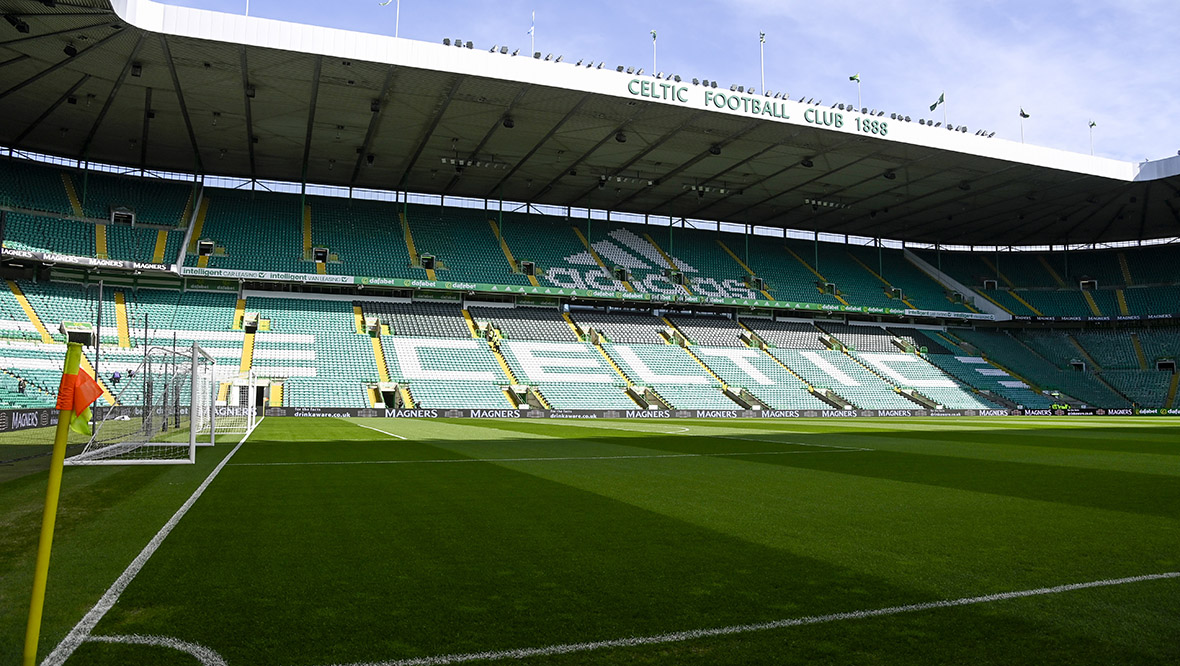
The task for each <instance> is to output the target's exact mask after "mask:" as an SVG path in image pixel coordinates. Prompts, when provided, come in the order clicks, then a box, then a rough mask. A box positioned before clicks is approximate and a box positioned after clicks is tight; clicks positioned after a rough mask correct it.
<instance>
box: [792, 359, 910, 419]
mask: <svg viewBox="0 0 1180 666" xmlns="http://www.w3.org/2000/svg"><path fill="white" fill-rule="evenodd" d="M770 353H771V355H773V356H774V357H775V358H777V359H778V360H779V361H781V362H782V363H783V365H785V366H787V367H788V368H790V369H791V370H792V371H794V372H795V374H797V375H799V376H800V377H802V378H803V379H804V380H805V381H806V382H807V383H809V384H810V385H811V386H813V387H816V388H827V389H831V390H833V391H835V392H836V393H837V394H838V395H839V396H841V397H843V398H844V399H845V400H847V401H848V402H850V403H852V404H853V405H854V406H856V407H858V408H861V409H865V407H863V405H873V406H874V407H873V409H917V408H918V407H919V405H918V403H916V402H914V401H912V400H910V399H909V398H906V397H904V396H903V395H901V394H900V393H898V392H897V391H895V390H894V388H893V387H892V386H890V385H889V384H887V383H886V382H885V381H884V380H882V379H881V378H880V377H878V376H877V375H875V374H873V373H872V372H870V371H869V370H868V369H866V368H865V367H864V366H863V365H861V364H860V363H858V362H857V361H855V360H854V359H853V358H852V357H850V356H848V355H847V354H845V353H844V352H838V351H832V350H818V351H817V350H802V351H801V350H797V349H782V348H779V349H772V350H770Z"/></svg>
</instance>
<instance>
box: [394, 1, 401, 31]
mask: <svg viewBox="0 0 1180 666" xmlns="http://www.w3.org/2000/svg"><path fill="white" fill-rule="evenodd" d="M401 26H402V0H397V12H396V13H395V14H394V15H393V36H394V37H397V36H398V33H399V32H401Z"/></svg>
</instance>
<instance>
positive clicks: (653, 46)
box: [651, 30, 660, 76]
mask: <svg viewBox="0 0 1180 666" xmlns="http://www.w3.org/2000/svg"><path fill="white" fill-rule="evenodd" d="M658 71H660V70H659V68H658V67H656V31H655V30H652V31H651V75H652V76H655V75H656V72H658Z"/></svg>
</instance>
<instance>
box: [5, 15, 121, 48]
mask: <svg viewBox="0 0 1180 666" xmlns="http://www.w3.org/2000/svg"><path fill="white" fill-rule="evenodd" d="M26 16H27V14H26ZM110 24H111V22H110V21H103V22H102V23H95V24H92V25H83V26H78V27H76V28H66V29H65V30H54V31H53V32H42V33H38V34H36V35H29V36H28V37H17V38H16V39H10V40H8V41H6V42H0V46H9V45H12V44H18V43H20V42H31V41H33V40H34V39H44V38H46V37H55V36H57V35H66V34H70V33H78V32H81V31H83V30H91V29H93V28H102V27H106V26H109V25H110ZM116 34H117V33H116ZM109 36H110V35H108V37H109Z"/></svg>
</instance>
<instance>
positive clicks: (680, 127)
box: [541, 111, 704, 201]
mask: <svg viewBox="0 0 1180 666" xmlns="http://www.w3.org/2000/svg"><path fill="white" fill-rule="evenodd" d="M703 113H704V111H697V112H696V113H694V114H692V115H691V116H689V117H688V118H687V119H685V121H684V122H682V123H680V125H678V126H676V127H674V128H672V129H670V130H668V131H667V132H665V133H664V135H663V136H661V137H660V138H658V139H656V140H655V141H653V142H651V143H650V144H648V146H647V147H646V148H644V149H643V150H641V151H639V153H638V154H637V155H635V156H634V157H632V158H631V159H629V160H627V161H626V162H624V163H623V164H621V165H619V167H618V168H616V169H612V170H611V172H610V173H608V174H607V178H610V177H611V176H617V175H619V174H621V173H623V172H624V171H626V170H627V169H630V168H631V166H632V165H634V164H635V163H636V162H638V161H639V160H641V159H643V158H644V157H647V156H648V155H650V154H651V152H652V151H653V150H655V149H656V148H659V147H660V146H662V145H664V144H665V143H667V142H668V140H669V139H671V138H672V137H674V136H676V134H677V133H679V132H682V131H684V128H686V127H688V126H689V125H691V124H692V123H694V122H696V119H697V118H699V117H700V116H701V115H702V114H703ZM565 173H566V172H564V171H563V172H562V173H559V174H558V175H557V178H554V179H553V181H552V182H551V183H550V184H549V185H546V186H545V188H544V189H542V190H541V195H544V194H545V192H546V191H547V190H548V189H549V188H551V187H552V186H553V185H555V184H557V181H559V180H561V178H562V176H563V175H564V174H565ZM652 180H655V178H654V177H653V178H652ZM597 187H598V185H597V183H596V184H594V185H591V186H590V189H588V190H586V191H585V192H582V193H581V194H579V195H578V196H577V197H575V198H574V199H573V200H574V201H581V200H582V199H585V198H586V197H588V196H590V194H591V192H593V191H594V190H595V189H596V188H597Z"/></svg>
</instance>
